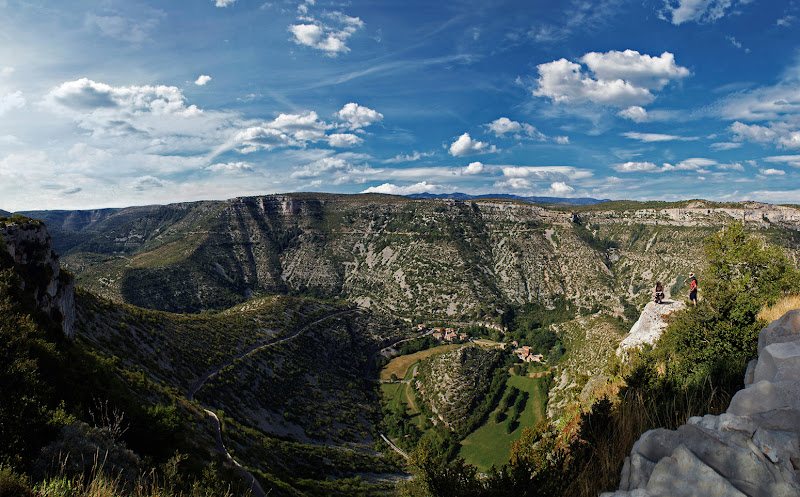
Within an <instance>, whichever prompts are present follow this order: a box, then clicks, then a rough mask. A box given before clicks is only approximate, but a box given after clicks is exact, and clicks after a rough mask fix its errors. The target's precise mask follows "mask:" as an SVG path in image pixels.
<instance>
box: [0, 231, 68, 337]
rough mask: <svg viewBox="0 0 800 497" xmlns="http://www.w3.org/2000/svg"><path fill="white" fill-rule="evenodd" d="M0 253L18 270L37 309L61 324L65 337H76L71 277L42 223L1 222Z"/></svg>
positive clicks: (24, 288) (24, 287)
mask: <svg viewBox="0 0 800 497" xmlns="http://www.w3.org/2000/svg"><path fill="white" fill-rule="evenodd" d="M0 251H2V252H5V253H6V254H8V256H10V262H12V263H13V264H14V265H15V266H17V268H18V269H19V271H18V273H19V274H20V275H21V278H20V283H21V286H22V289H23V290H24V291H26V292H28V293H30V294H31V295H32V296H33V299H34V302H35V304H36V306H37V307H38V308H39V309H41V310H42V311H44V312H46V313H48V314H49V315H50V316H51V317H52V318H53V319H54V320H55V321H56V322H57V323H60V324H61V328H62V329H63V330H64V335H66V336H67V337H68V338H72V337H73V336H74V334H75V329H74V326H75V286H74V285H75V283H74V278H73V277H72V276H71V275H70V274H69V273H68V272H66V271H63V270H62V269H61V265H60V264H59V260H58V255H56V253H55V252H53V249H52V241H51V239H50V235H49V234H48V232H47V228H46V227H45V225H44V223H42V222H40V221H35V220H31V219H25V220H16V219H12V221H8V220H4V221H0Z"/></svg>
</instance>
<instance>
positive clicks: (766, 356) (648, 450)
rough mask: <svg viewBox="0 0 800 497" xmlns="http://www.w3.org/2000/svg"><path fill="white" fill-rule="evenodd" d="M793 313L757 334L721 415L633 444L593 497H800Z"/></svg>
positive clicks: (799, 321) (797, 336)
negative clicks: (616, 482)
mask: <svg viewBox="0 0 800 497" xmlns="http://www.w3.org/2000/svg"><path fill="white" fill-rule="evenodd" d="M798 470H800V310H795V311H790V312H788V313H786V314H785V315H784V316H783V317H781V318H780V319H778V320H776V321H773V322H772V323H771V324H770V325H769V326H767V327H766V328H764V329H763V330H761V333H760V334H759V339H758V359H757V360H754V361H751V363H750V364H749V366H748V368H747V373H746V374H745V388H744V389H743V390H740V391H739V392H737V393H736V395H734V397H733V399H731V403H730V405H729V406H728V410H727V412H725V413H723V414H721V415H719V416H712V415H707V416H703V417H693V418H690V419H689V421H688V423H687V424H685V425H683V426H681V427H679V428H678V429H677V430H675V431H672V430H666V429H663V428H659V429H656V430H650V431H648V432H646V433H645V434H644V435H642V437H641V438H640V439H639V441H637V442H636V443H635V444H634V446H633V450H632V451H631V455H630V457H628V458H627V459H626V461H625V465H624V467H623V468H622V477H621V482H620V490H619V491H617V492H606V493H604V494H602V496H601V497H634V496H635V497H657V496H673V497H681V496H687V497H688V496H694V495H704V496H705V495H709V496H723V495H724V496H731V497H733V496H748V497H761V496H763V497H768V496H793V497H797V496H800V471H798Z"/></svg>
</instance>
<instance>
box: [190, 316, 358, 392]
mask: <svg viewBox="0 0 800 497" xmlns="http://www.w3.org/2000/svg"><path fill="white" fill-rule="evenodd" d="M357 310H358V309H347V310H344V311H338V312H334V313H331V314H327V315H325V316H324V317H322V318H319V319H317V320H316V321H312V322H311V323H308V324H307V325H305V326H303V327H302V328H300V329H298V330H297V331H295V332H294V333H293V334H291V335H289V336H287V337H283V338H281V339H279V340H275V341H272V340H274V337H270V338H268V339H266V340H262V341H260V342H258V343H256V344H255V345H253V346H252V347H250V348H249V349H247V350H246V351H244V352H242V353H241V354H239V355H238V356H236V357H233V358H231V359H229V360H228V361H226V362H225V364H223V365H222V366H219V367H218V368H215V369H213V370H212V371H209V372H208V373H206V374H205V375H204V376H203V377H202V378H200V379H199V380H197V382H196V383H195V384H194V385H193V386H192V388H190V389H189V391H188V392H186V399H187V400H189V401H192V400H194V396H195V394H196V393H197V392H198V390H200V389H201V388H203V385H205V384H206V382H208V380H210V379H211V378H213V377H215V376H217V375H218V374H219V373H220V372H221V371H222V370H223V369H225V368H227V367H228V366H230V365H231V364H233V363H234V362H235V361H238V360H240V359H244V358H245V357H247V356H249V355H252V354H254V353H256V352H258V351H260V350H262V349H266V348H269V347H274V346H275V345H280V344H282V343H284V342H287V341H289V340H291V339H293V338H295V337H297V336H298V335H300V334H302V333H303V332H304V331H306V330H307V329H308V328H309V327H311V326H314V325H315V324H317V323H320V322H322V321H325V320H326V319H330V318H334V317H337V316H340V315H342V314H347V313H351V312H355V311H357Z"/></svg>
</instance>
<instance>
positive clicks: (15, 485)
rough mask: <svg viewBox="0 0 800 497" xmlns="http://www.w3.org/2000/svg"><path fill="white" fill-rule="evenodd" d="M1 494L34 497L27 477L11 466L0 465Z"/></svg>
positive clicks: (8, 496)
mask: <svg viewBox="0 0 800 497" xmlns="http://www.w3.org/2000/svg"><path fill="white" fill-rule="evenodd" d="M0 496H2V497H33V492H31V489H30V488H29V487H28V481H27V478H25V477H24V476H22V475H20V474H19V473H17V472H15V471H14V470H13V469H12V468H11V467H10V466H5V465H0Z"/></svg>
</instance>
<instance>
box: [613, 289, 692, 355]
mask: <svg viewBox="0 0 800 497" xmlns="http://www.w3.org/2000/svg"><path fill="white" fill-rule="evenodd" d="M684 307H686V304H685V303H684V302H682V301H677V300H664V301H663V302H662V303H661V304H656V303H655V302H649V303H648V304H647V305H646V306H645V307H644V310H643V311H642V314H641V316H639V320H638V321H636V323H634V325H633V327H632V328H631V331H630V332H628V335H627V336H626V337H625V338H623V339H622V341H621V342H620V343H619V347H617V355H618V356H622V355H625V354H626V353H627V352H628V351H630V350H632V349H636V348H638V347H640V346H642V345H654V344H655V343H656V342H657V341H658V339H659V338H660V337H661V334H662V333H664V330H665V329H666V328H667V322H666V320H665V318H666V316H668V315H669V314H672V313H673V312H675V311H678V310H680V309H683V308H684Z"/></svg>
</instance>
